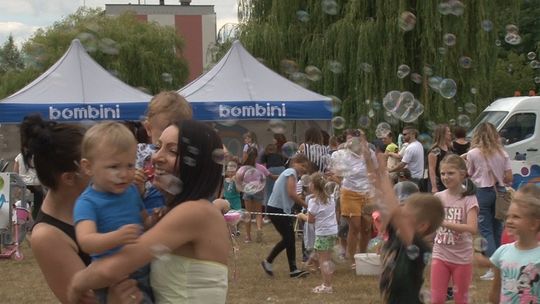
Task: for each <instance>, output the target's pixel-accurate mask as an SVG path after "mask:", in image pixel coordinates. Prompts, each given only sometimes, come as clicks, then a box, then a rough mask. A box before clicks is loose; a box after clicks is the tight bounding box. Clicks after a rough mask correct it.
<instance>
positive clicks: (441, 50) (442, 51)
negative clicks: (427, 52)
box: [437, 46, 448, 55]
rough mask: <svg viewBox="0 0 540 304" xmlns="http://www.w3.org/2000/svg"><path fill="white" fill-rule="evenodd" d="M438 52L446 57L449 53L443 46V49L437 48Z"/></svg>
mask: <svg viewBox="0 0 540 304" xmlns="http://www.w3.org/2000/svg"><path fill="white" fill-rule="evenodd" d="M437 52H439V54H441V55H446V53H448V49H447V48H445V47H442V46H441V47H439V48H437Z"/></svg>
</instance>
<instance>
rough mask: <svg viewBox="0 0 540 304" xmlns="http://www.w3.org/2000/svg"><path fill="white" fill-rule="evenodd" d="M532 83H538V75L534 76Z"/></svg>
mask: <svg viewBox="0 0 540 304" xmlns="http://www.w3.org/2000/svg"><path fill="white" fill-rule="evenodd" d="M534 83H537V84H538V83H540V76H536V77H534Z"/></svg>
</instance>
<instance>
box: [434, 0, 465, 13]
mask: <svg viewBox="0 0 540 304" xmlns="http://www.w3.org/2000/svg"><path fill="white" fill-rule="evenodd" d="M464 12H465V5H464V4H463V3H462V2H461V1H457V0H446V1H443V2H441V3H440V4H439V13H441V15H445V16H446V15H454V16H461V15H463V13H464Z"/></svg>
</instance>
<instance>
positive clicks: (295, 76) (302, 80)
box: [289, 72, 309, 88]
mask: <svg viewBox="0 0 540 304" xmlns="http://www.w3.org/2000/svg"><path fill="white" fill-rule="evenodd" d="M289 79H291V81H292V82H294V83H296V84H297V85H299V86H301V87H304V88H307V87H309V81H308V80H309V79H308V77H307V75H306V74H304V73H300V72H294V73H292V74H290V75H289Z"/></svg>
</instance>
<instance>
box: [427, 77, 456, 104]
mask: <svg viewBox="0 0 540 304" xmlns="http://www.w3.org/2000/svg"><path fill="white" fill-rule="evenodd" d="M428 85H429V87H430V88H431V89H433V90H434V91H435V92H437V93H439V94H440V95H441V96H442V97H444V98H446V99H452V98H453V97H454V96H456V93H457V84H456V82H455V81H454V80H453V79H451V78H442V77H440V76H432V77H429V79H428Z"/></svg>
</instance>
